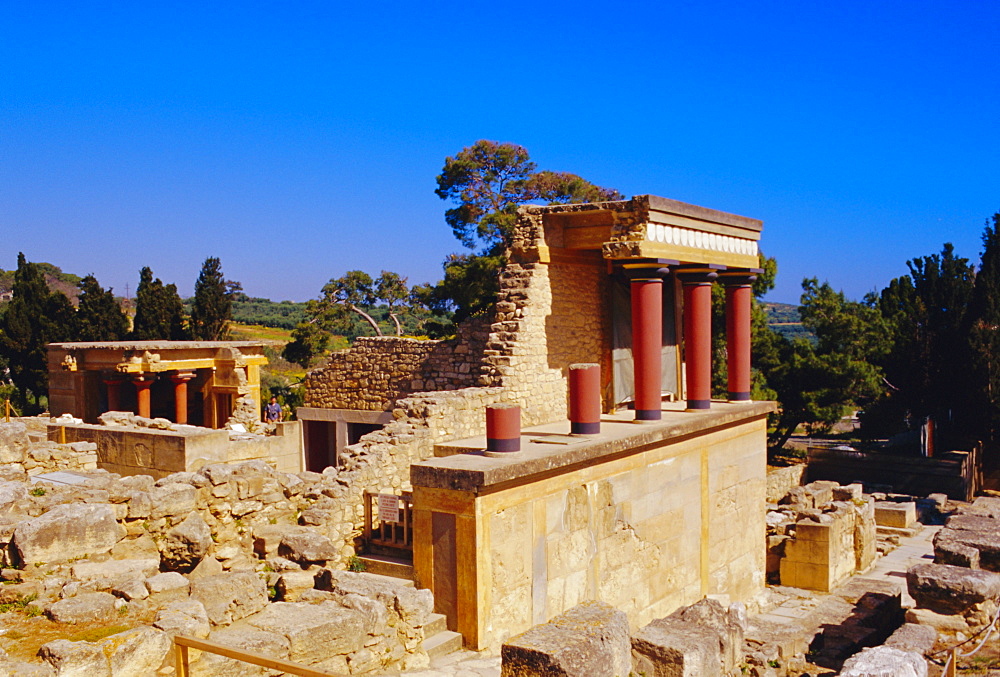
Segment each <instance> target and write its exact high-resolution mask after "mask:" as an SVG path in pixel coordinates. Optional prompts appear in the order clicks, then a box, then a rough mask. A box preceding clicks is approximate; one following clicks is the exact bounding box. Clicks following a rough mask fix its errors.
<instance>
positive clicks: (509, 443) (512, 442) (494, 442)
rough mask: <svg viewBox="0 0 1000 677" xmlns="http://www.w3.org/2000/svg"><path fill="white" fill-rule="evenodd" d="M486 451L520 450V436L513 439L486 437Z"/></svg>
mask: <svg viewBox="0 0 1000 677" xmlns="http://www.w3.org/2000/svg"><path fill="white" fill-rule="evenodd" d="M486 451H500V452H504V453H510V452H512V451H521V438H520V437H515V438H514V439H507V440H498V439H494V438H490V437H487V438H486Z"/></svg>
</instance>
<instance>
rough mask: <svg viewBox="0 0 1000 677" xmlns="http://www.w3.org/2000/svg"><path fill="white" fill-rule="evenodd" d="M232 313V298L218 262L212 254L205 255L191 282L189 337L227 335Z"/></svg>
mask: <svg viewBox="0 0 1000 677" xmlns="http://www.w3.org/2000/svg"><path fill="white" fill-rule="evenodd" d="M232 317H233V299H232V296H231V295H230V293H229V289H228V287H227V283H226V280H225V278H223V276H222V262H221V261H219V259H217V258H215V257H214V256H210V257H209V258H207V259H205V263H203V264H202V266H201V273H200V274H199V275H198V281H197V282H196V283H195V285H194V305H193V306H192V308H191V338H193V339H194V340H196V341H197V340H202V341H220V340H224V339H226V338H228V336H229V322H230V320H231V319H232Z"/></svg>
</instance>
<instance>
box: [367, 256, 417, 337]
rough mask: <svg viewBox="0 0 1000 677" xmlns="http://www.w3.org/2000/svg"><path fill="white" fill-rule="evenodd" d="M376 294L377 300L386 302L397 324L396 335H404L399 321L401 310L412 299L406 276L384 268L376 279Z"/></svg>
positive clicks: (390, 314)
mask: <svg viewBox="0 0 1000 677" xmlns="http://www.w3.org/2000/svg"><path fill="white" fill-rule="evenodd" d="M374 295H375V299H376V300H377V301H381V302H382V303H383V304H385V307H386V310H387V311H388V314H389V317H390V318H391V319H392V322H393V324H395V325H396V336H402V335H403V328H402V326H401V325H400V322H399V312H400V311H402V310H404V309H406V308H407V306H408V302H409V301H410V300H411V297H410V290H409V289H408V288H407V286H406V278H405V277H401V276H400V275H399V273H393V272H391V271H388V270H383V271H382V274H381V275H379V276H378V277H377V278H376V279H375V285H374Z"/></svg>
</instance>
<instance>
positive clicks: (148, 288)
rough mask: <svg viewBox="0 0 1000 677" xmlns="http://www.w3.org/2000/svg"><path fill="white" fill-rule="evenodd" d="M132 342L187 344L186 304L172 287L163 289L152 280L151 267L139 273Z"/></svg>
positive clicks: (159, 281)
mask: <svg viewBox="0 0 1000 677" xmlns="http://www.w3.org/2000/svg"><path fill="white" fill-rule="evenodd" d="M132 338H133V339H135V340H137V341H167V340H169V341H184V340H186V339H187V338H188V333H187V330H186V329H185V327H184V303H183V302H182V301H181V297H180V295H179V294H178V293H177V286H176V285H174V284H173V283H171V284H168V285H164V284H163V282H162V281H161V280H160V278H155V279H154V278H153V271H152V270H150V268H149V267H148V266H146V267H144V268H142V270H140V271H139V286H138V287H136V289H135V319H134V320H133V322H132Z"/></svg>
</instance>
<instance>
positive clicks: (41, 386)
mask: <svg viewBox="0 0 1000 677" xmlns="http://www.w3.org/2000/svg"><path fill="white" fill-rule="evenodd" d="M72 320H73V306H72V305H71V304H70V302H69V299H67V298H66V296H65V295H64V294H62V293H57V292H51V291H50V290H49V288H48V286H47V285H46V283H45V279H44V277H43V275H42V273H41V271H40V270H39V268H38V266H36V265H35V264H33V263H29V262H28V261H27V260H26V259H25V257H24V254H23V253H20V254H18V256H17V271H16V272H15V274H14V299H13V300H12V301H11V302H10V303H9V304H8V306H7V310H6V312H5V313H4V316H3V326H2V332H0V352H2V353H3V354H4V355H5V356H6V358H7V362H8V368H9V369H10V379H11V381H13V383H14V385H15V386H16V387H17V389H18V396H19V403H20V404H21V405H22V406H25V405H27V404H28V399H29V397H30V398H32V399H33V400H34V404H35V409H36V410H37V409H38V408H39V406H40V404H41V402H40V401H41V398H42V397H44V396H46V395H47V393H48V364H47V356H46V350H45V345H46V344H47V343H53V342H61V341H66V340H69V339H70V338H71V333H70V332H71V329H70V327H71V323H72ZM25 408H26V409H27V407H25Z"/></svg>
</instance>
